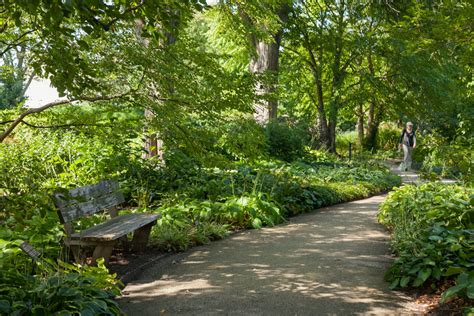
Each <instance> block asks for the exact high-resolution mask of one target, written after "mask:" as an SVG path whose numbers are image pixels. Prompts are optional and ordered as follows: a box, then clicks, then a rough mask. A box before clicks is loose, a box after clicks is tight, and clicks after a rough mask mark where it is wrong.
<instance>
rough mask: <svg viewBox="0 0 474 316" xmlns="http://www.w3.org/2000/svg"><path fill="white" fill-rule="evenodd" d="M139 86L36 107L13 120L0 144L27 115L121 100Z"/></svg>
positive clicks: (0, 136)
mask: <svg viewBox="0 0 474 316" xmlns="http://www.w3.org/2000/svg"><path fill="white" fill-rule="evenodd" d="M142 80H143V77H142ZM140 84H141V81H140ZM140 84H139V85H138V87H137V88H136V89H132V90H129V91H127V92H125V93H122V94H118V95H111V96H93V97H91V96H81V97H78V98H75V99H67V100H59V101H54V102H51V103H48V104H45V105H43V106H41V107H38V108H31V109H28V110H26V111H25V112H23V113H21V114H20V115H19V116H18V117H17V118H16V119H15V120H13V122H12V124H11V125H10V126H9V127H8V128H7V129H6V130H5V131H4V132H3V133H2V134H1V135H0V143H2V142H3V141H4V140H5V138H7V136H8V135H10V134H11V132H13V130H14V129H15V128H16V127H17V126H18V125H19V124H20V123H22V122H23V119H24V118H25V117H26V116H28V115H31V114H34V113H40V112H43V111H44V110H47V109H49V108H52V107H55V106H58V105H64V104H71V103H72V102H75V101H88V102H96V101H109V100H113V99H119V98H122V97H124V96H126V95H128V94H130V93H132V92H134V91H136V90H138V89H139V87H140Z"/></svg>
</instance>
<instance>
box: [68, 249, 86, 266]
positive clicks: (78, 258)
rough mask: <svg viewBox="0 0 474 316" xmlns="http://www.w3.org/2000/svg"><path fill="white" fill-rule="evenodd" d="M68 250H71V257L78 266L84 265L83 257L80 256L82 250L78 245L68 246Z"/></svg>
mask: <svg viewBox="0 0 474 316" xmlns="http://www.w3.org/2000/svg"><path fill="white" fill-rule="evenodd" d="M69 249H71V252H72V255H73V257H74V261H75V262H77V263H80V264H83V263H84V256H83V255H82V248H81V246H79V245H70V246H69Z"/></svg>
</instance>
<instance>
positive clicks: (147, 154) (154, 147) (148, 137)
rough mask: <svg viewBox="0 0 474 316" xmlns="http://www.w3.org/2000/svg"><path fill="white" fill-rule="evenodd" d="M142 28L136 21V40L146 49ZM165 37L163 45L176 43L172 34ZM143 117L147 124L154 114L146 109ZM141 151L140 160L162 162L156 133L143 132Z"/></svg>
mask: <svg viewBox="0 0 474 316" xmlns="http://www.w3.org/2000/svg"><path fill="white" fill-rule="evenodd" d="M143 26H144V24H143V21H141V20H137V21H136V26H135V34H136V36H137V38H138V40H139V41H141V43H142V45H143V46H145V47H146V48H148V46H149V44H150V42H149V40H148V39H146V38H143V37H142V36H141V33H142V29H143ZM165 36H166V39H165V45H172V44H174V43H175V42H176V37H175V36H174V34H172V33H169V32H167V33H166V34H165ZM151 89H152V90H154V91H153V94H155V95H159V94H160V93H159V91H156V89H155V87H153V86H152V87H151ZM169 91H170V92H171V93H172V92H173V84H172V82H169ZM144 116H145V121H146V122H147V123H148V124H149V123H150V122H151V121H152V120H153V118H154V116H155V114H154V112H153V110H152V109H150V108H146V109H145V113H144ZM143 149H144V150H143V154H142V158H151V157H155V156H159V158H160V159H161V160H163V140H161V139H160V138H159V133H158V132H151V133H149V132H145V143H144V146H143Z"/></svg>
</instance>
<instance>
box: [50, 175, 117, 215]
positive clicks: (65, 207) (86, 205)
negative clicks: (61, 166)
mask: <svg viewBox="0 0 474 316" xmlns="http://www.w3.org/2000/svg"><path fill="white" fill-rule="evenodd" d="M53 196H54V201H55V204H56V207H57V209H58V215H59V218H60V220H61V222H62V223H63V224H67V223H70V222H72V221H74V220H77V219H79V218H82V217H85V216H88V215H92V214H95V213H97V212H100V211H103V210H107V209H111V208H114V207H115V206H117V205H119V204H121V203H123V202H124V201H125V200H124V198H123V194H122V192H120V190H119V184H118V182H117V181H114V180H103V181H100V182H99V183H97V184H92V185H88V186H85V187H80V188H77V189H72V190H64V191H57V192H55V193H54V195H53Z"/></svg>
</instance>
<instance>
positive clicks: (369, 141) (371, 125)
mask: <svg viewBox="0 0 474 316" xmlns="http://www.w3.org/2000/svg"><path fill="white" fill-rule="evenodd" d="M378 126H379V123H378V122H377V120H376V119H375V100H372V101H371V102H370V106H369V117H368V120H367V136H366V138H365V146H364V147H365V149H368V150H371V151H375V150H376V149H377V148H376V147H377V132H378Z"/></svg>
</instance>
